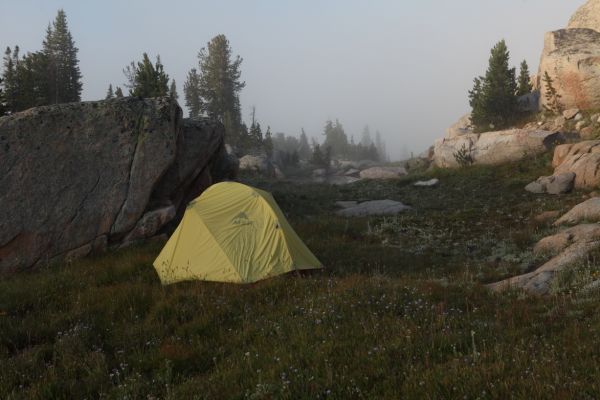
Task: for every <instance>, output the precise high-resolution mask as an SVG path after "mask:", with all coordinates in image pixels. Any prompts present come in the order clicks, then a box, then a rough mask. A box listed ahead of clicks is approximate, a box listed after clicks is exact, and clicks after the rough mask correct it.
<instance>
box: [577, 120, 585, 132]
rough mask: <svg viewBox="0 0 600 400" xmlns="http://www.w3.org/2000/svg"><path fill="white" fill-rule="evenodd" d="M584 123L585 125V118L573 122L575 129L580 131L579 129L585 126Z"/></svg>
mask: <svg viewBox="0 0 600 400" xmlns="http://www.w3.org/2000/svg"><path fill="white" fill-rule="evenodd" d="M586 125H587V122H586V121H585V120H582V121H579V122H578V123H576V124H575V130H576V131H581V129H583V127H585V126H586Z"/></svg>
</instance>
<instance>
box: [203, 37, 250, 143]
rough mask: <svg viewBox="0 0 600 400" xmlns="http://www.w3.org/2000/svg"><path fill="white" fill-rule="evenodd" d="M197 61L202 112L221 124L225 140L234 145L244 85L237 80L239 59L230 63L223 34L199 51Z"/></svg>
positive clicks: (238, 136) (238, 78) (238, 134)
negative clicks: (223, 126)
mask: <svg viewBox="0 0 600 400" xmlns="http://www.w3.org/2000/svg"><path fill="white" fill-rule="evenodd" d="M198 59H199V67H200V79H199V84H198V89H199V93H200V97H201V98H202V104H201V111H202V112H204V113H205V114H206V115H208V116H209V117H211V118H215V119H216V120H218V121H220V122H222V123H223V124H224V125H225V132H226V135H227V136H228V140H229V141H230V142H232V143H233V144H236V142H237V141H239V140H240V137H241V132H240V126H241V119H242V118H241V108H240V99H239V93H240V91H241V90H242V89H243V88H244V86H245V85H246V84H245V82H242V81H241V80H240V77H241V70H240V65H241V64H242V58H240V56H237V57H236V58H235V59H233V60H232V56H231V47H230V46H229V41H228V40H227V38H226V37H225V35H218V36H216V37H214V38H213V39H212V40H211V41H210V42H209V43H208V45H207V47H206V48H202V49H201V50H200V52H199V53H198Z"/></svg>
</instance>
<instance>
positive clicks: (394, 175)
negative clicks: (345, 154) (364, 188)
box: [360, 167, 407, 179]
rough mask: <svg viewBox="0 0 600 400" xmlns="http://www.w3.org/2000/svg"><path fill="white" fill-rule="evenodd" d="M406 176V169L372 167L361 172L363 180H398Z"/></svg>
mask: <svg viewBox="0 0 600 400" xmlns="http://www.w3.org/2000/svg"><path fill="white" fill-rule="evenodd" d="M405 175H407V172H406V169H405V168H404V167H371V168H368V169H364V170H362V171H360V177H361V179H398V178H401V177H403V176H405Z"/></svg>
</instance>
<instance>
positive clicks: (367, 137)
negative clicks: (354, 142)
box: [360, 125, 373, 146]
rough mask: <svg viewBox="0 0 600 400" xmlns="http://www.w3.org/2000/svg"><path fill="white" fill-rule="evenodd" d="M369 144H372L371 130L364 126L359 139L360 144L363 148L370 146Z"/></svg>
mask: <svg viewBox="0 0 600 400" xmlns="http://www.w3.org/2000/svg"><path fill="white" fill-rule="evenodd" d="M371 143H373V140H372V139H371V130H370V129H369V125H365V128H364V129H363V133H362V138H361V139H360V144H362V145H363V146H370V145H371Z"/></svg>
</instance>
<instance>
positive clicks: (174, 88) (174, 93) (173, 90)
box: [169, 79, 179, 100]
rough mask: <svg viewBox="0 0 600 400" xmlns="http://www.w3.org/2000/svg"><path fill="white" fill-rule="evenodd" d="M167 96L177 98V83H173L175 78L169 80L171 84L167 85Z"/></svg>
mask: <svg viewBox="0 0 600 400" xmlns="http://www.w3.org/2000/svg"><path fill="white" fill-rule="evenodd" d="M169 97H170V98H172V99H173V100H179V95H178V94H177V84H176V83H175V79H173V80H172V81H171V86H170V87H169Z"/></svg>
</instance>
